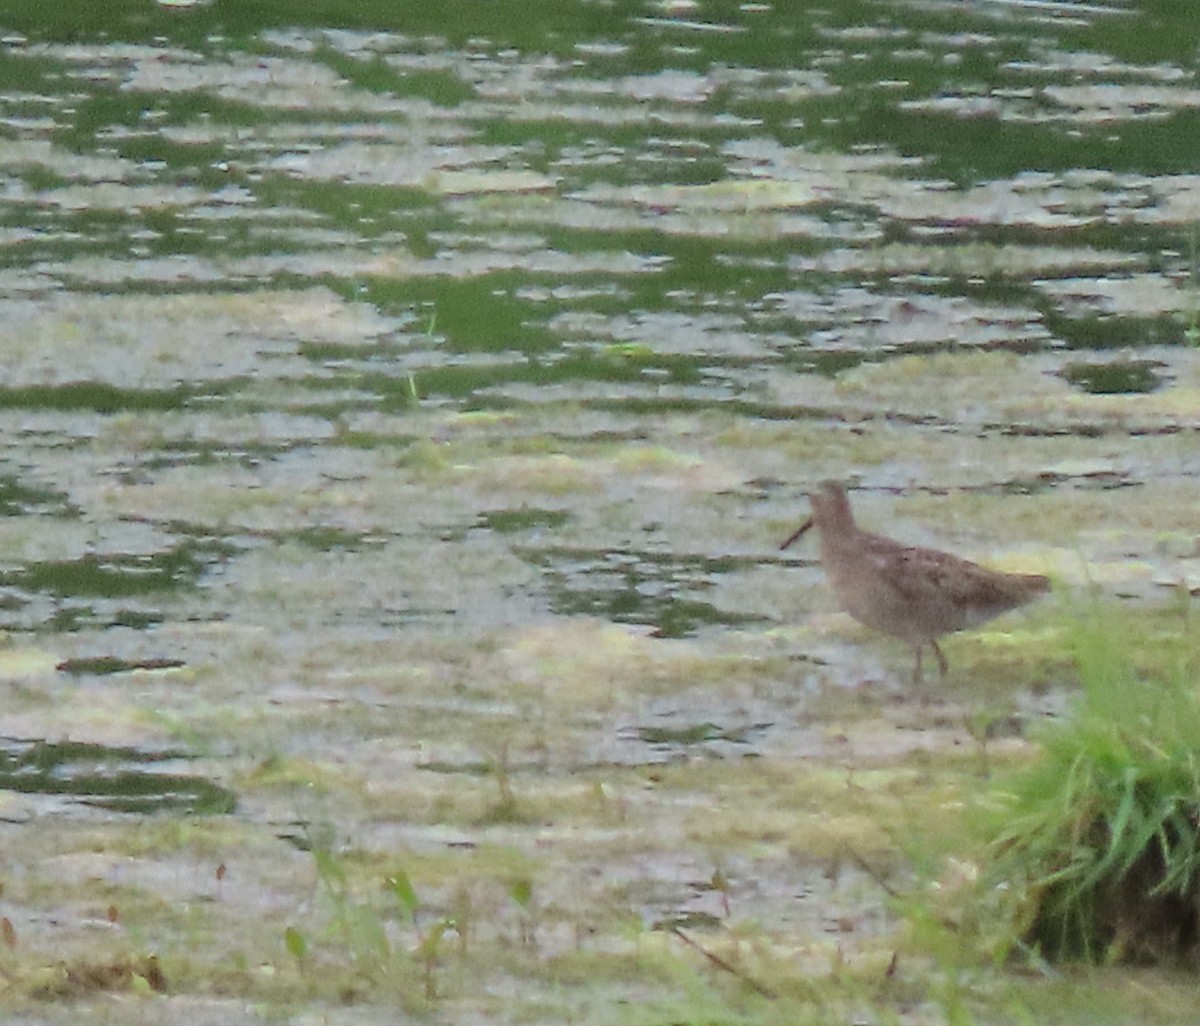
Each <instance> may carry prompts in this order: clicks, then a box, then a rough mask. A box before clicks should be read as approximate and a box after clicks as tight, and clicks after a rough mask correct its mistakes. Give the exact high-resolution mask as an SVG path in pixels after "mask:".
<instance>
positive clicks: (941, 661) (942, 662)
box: [929, 641, 946, 680]
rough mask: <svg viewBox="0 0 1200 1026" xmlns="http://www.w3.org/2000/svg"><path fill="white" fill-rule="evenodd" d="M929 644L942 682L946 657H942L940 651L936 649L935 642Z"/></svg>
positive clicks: (944, 674)
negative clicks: (935, 658) (940, 673)
mask: <svg viewBox="0 0 1200 1026" xmlns="http://www.w3.org/2000/svg"><path fill="white" fill-rule="evenodd" d="M929 644H931V645H932V646H933V654H934V655H935V656H937V661H938V669H939V670H941V671H942V680H945V679H946V657H945V656H944V655H942V650H941V649H940V648H938V643H937V642H936V641H931V642H930V643H929Z"/></svg>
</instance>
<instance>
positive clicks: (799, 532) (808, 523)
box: [779, 517, 813, 552]
mask: <svg viewBox="0 0 1200 1026" xmlns="http://www.w3.org/2000/svg"><path fill="white" fill-rule="evenodd" d="M812 525H813V518H812V517H809V518H808V519H807V520H806V521H804V523H802V524H801V525H800V526H799V528H797V530H796V533H795V534H793V535H792V536H791V537H790V538H788V540H787V541H785V542H784V543H783V544H782V545H780V546H779V551H780V552H782V551H783V550H784V549H786V548H787V547H788V546H789V545H791V544H792V542H794V541H799V539H800V536H801V535H802V534H804V532H805V531H807V530H808V529H809V528H810V527H812Z"/></svg>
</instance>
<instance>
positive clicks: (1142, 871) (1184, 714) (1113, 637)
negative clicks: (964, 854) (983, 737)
mask: <svg viewBox="0 0 1200 1026" xmlns="http://www.w3.org/2000/svg"><path fill="white" fill-rule="evenodd" d="M1180 629H1181V630H1183V631H1186V630H1187V625H1186V622H1185V623H1183V624H1182V625H1181V628H1180ZM1068 643H1069V645H1070V648H1071V651H1072V655H1073V657H1074V661H1075V663H1076V665H1077V667H1078V670H1079V676H1080V681H1081V685H1082V692H1081V694H1080V695H1079V697H1078V700H1077V702H1076V703H1075V705H1074V707H1073V709H1072V711H1071V713H1070V714H1069V716H1068V717H1067V718H1066V719H1065V720H1064V721H1063V722H1061V723H1059V724H1058V725H1056V726H1055V727H1053V728H1051V729H1047V730H1046V731H1045V732H1044V734H1043V735H1042V737H1041V738H1040V740H1041V743H1042V753H1041V755H1040V757H1039V758H1038V759H1037V760H1036V761H1035V762H1034V763H1033V764H1032V765H1029V766H1027V767H1025V768H1024V769H1023V770H1021V771H1019V772H1018V773H1017V774H1016V775H1015V776H1014V777H1013V778H1011V779H1010V780H1008V781H1007V782H1006V783H1005V784H1004V785H1002V795H1001V810H1002V816H1003V825H1002V826H1001V828H1000V829H999V831H998V835H997V836H996V839H995V841H994V843H993V845H992V852H993V855H994V859H993V862H992V866H991V871H990V872H988V873H985V879H986V881H987V883H988V885H989V887H1000V888H1001V892H1002V893H1006V894H1007V898H1008V900H1009V901H1010V902H1011V905H1010V910H1011V914H1012V915H1013V917H1014V918H1013V920H1012V921H1013V923H1014V925H1015V927H1016V929H1015V931H1014V934H1015V935H1018V936H1020V938H1021V943H1023V944H1025V945H1028V946H1029V947H1031V948H1032V949H1033V950H1035V951H1037V952H1039V953H1040V954H1041V955H1042V956H1043V957H1046V958H1049V959H1054V960H1057V959H1083V960H1086V961H1105V962H1130V963H1163V962H1167V963H1171V962H1178V961H1184V962H1191V961H1195V960H1196V957H1197V954H1198V952H1200V928H1198V927H1200V755H1198V753H1200V694H1198V693H1197V688H1196V686H1195V685H1196V679H1195V673H1194V669H1195V667H1194V659H1192V658H1187V657H1185V656H1183V655H1181V657H1180V658H1179V659H1177V660H1176V666H1175V667H1174V668H1173V669H1167V670H1157V671H1154V672H1145V671H1139V670H1138V669H1136V668H1135V667H1136V666H1137V664H1138V663H1139V662H1144V660H1142V659H1140V657H1139V654H1140V653H1139V650H1141V649H1143V647H1144V646H1152V645H1154V644H1155V640H1154V639H1153V638H1152V637H1149V636H1146V637H1141V636H1136V635H1131V634H1130V633H1129V630H1128V629H1127V628H1126V627H1125V626H1124V625H1123V623H1122V621H1121V620H1120V619H1118V618H1117V617H1114V616H1109V615H1104V614H1096V615H1091V616H1088V617H1086V618H1083V619H1081V620H1080V622H1079V623H1078V624H1076V625H1075V626H1074V627H1073V628H1071V630H1070V631H1069V633H1068Z"/></svg>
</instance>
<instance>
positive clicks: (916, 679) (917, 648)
mask: <svg viewBox="0 0 1200 1026" xmlns="http://www.w3.org/2000/svg"><path fill="white" fill-rule="evenodd" d="M923 647H924V646H923V645H922V643H921V642H919V641H918V642H917V643H916V644H915V645H913V651H914V652H916V654H917V663H916V665H915V666H914V667H913V675H912V682H913V683H914V684H920V683H921V649H922V648H923ZM934 651H935V652H936V651H937V646H936V645H935V646H934Z"/></svg>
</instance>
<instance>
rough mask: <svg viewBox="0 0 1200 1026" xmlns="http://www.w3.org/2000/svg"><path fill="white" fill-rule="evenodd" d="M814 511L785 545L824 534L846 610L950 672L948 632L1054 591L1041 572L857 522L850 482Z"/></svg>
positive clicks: (830, 486)
mask: <svg viewBox="0 0 1200 1026" xmlns="http://www.w3.org/2000/svg"><path fill="white" fill-rule="evenodd" d="M811 498H812V516H811V517H810V518H809V519H808V520H806V521H805V522H804V523H803V524H802V525H801V526H800V529H799V530H798V531H796V533H795V534H793V535H792V536H791V537H790V538H788V540H787V541H785V542H784V543H783V544H782V545H781V546H780V548H781V549H786V548H787V547H788V546H789V545H791V544H792V542H794V541H796V539H798V538H799V537H800V536H801V535H803V534H804V532H805V531H807V530H808V529H809V528H810V527H816V528H817V530H818V531H820V532H821V566H822V567H823V568H824V570H825V576H826V577H827V578H828V579H829V586H830V587H831V588H832V589H833V593H834V595H835V596H836V597H837V600H838V602H839V603H840V604H841V606H842V608H843V609H844V610H845V611H846V612H847V613H849V614H850V615H851V616H852V617H854V619H856V620H857V621H858V622H859V623H863V624H866V625H867V626H868V627H873V628H875V630H878V631H883V632H884V633H885V634H892V635H894V636H895V637H897V638H901V639H902V640H904V641H906V642H907V643H908V644H909V645H910V646H912V649H913V651H914V652H915V653H916V657H917V661H916V666H914V668H913V681H914V682H916V681H919V680H920V679H921V650H922V649H923V648H924V647H925V646H926V645H929V646H930V647H931V648H932V649H933V654H934V655H935V656H937V661H938V668H939V669H940V670H941V674H942V676H943V677H945V675H946V657H945V656H944V655H942V650H941V649H940V648H939V647H938V643H937V639H938V638H940V637H941V636H942V635H943V634H950V633H952V632H954V631H960V630H962V629H963V628H965V627H975V626H978V625H979V624H981V623H986V622H987V621H988V620H991V619H992V618H993V617H996V616H999V615H1000V614H1001V613H1006V612H1008V610H1010V609H1015V608H1016V607H1017V606H1023V605H1024V604H1025V603H1026V602H1030V601H1032V600H1033V599H1034V598H1036V597H1037V596H1038V595H1041V594H1044V593H1045V592H1046V591H1048V590H1049V589H1050V582H1049V580H1048V579H1047V578H1045V577H1043V576H1042V575H1041V574H1006V573H1001V572H1000V571H998V570H989V569H987V568H986V567H982V566H980V565H979V564H978V563H972V562H970V561H969V560H966V559H959V558H958V557H957V556H952V555H950V553H948V552H938V551H937V550H936V549H921V548H914V547H912V546H909V545H904V544H901V543H900V542H898V541H893V540H892V539H891V538H884V537H883V536H882V535H878V534H870V533H869V532H867V531H864V530H862V529H861V528H859V526H858V525H857V524H856V523H855V522H854V514H853V513H852V512H851V511H850V502H849V500H848V499H847V498H846V493H845V491H844V490H843V489H842V486H841V485H839V484H837V483H835V482H833V481H826V482H824V483H823V484H822V485H821V490H820V491H819V492H816V493H814V494H813V495H812V496H811Z"/></svg>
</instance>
